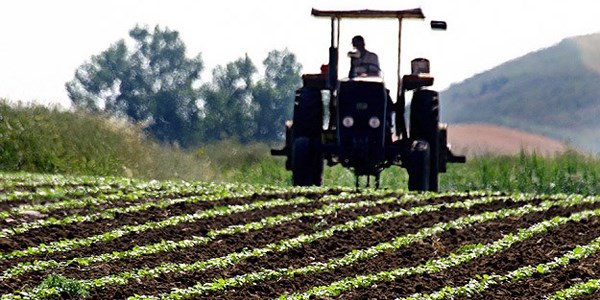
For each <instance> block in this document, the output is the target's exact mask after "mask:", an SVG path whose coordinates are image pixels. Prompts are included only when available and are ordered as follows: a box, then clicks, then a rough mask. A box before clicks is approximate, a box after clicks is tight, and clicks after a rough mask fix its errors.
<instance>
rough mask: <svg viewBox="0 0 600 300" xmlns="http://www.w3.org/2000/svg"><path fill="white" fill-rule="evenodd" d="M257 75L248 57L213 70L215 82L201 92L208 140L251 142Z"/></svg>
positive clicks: (205, 133)
mask: <svg viewBox="0 0 600 300" xmlns="http://www.w3.org/2000/svg"><path fill="white" fill-rule="evenodd" d="M256 72H257V70H256V67H255V66H254V63H252V60H251V59H250V58H249V57H248V55H246V56H245V57H244V58H240V59H238V60H236V61H234V62H232V63H229V64H227V65H226V66H225V67H222V66H217V67H216V68H215V69H214V70H213V80H212V83H208V84H205V85H204V86H203V87H202V89H201V94H202V100H203V101H202V114H201V115H202V122H201V124H202V131H203V132H204V136H205V138H206V140H207V141H214V140H221V139H238V140H240V141H241V142H248V141H250V140H251V138H252V137H253V133H254V131H255V124H254V122H253V111H252V110H253V107H252V101H253V99H252V90H253V88H254V80H253V78H254V77H255V75H256Z"/></svg>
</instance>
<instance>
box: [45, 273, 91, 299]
mask: <svg viewBox="0 0 600 300" xmlns="http://www.w3.org/2000/svg"><path fill="white" fill-rule="evenodd" d="M38 290H39V291H40V292H39V293H38V294H39V295H38V296H39V297H40V298H42V299H45V298H52V297H53V296H54V295H59V296H60V297H61V298H63V299H74V298H79V297H82V298H87V297H88V296H89V295H90V292H89V291H88V289H87V287H86V286H85V285H84V284H83V283H81V282H80V281H77V280H75V279H70V278H66V277H64V276H62V275H50V276H48V277H47V278H46V279H44V281H42V283H40V285H39V287H38Z"/></svg>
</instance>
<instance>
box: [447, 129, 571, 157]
mask: <svg viewBox="0 0 600 300" xmlns="http://www.w3.org/2000/svg"><path fill="white" fill-rule="evenodd" d="M448 142H449V143H450V144H451V145H452V150H453V152H455V153H460V154H462V155H465V154H466V155H482V154H509V155H510V154H518V153H520V152H521V150H525V152H527V153H533V152H535V153H536V154H541V155H553V154H557V153H561V152H564V151H566V150H568V149H569V148H568V147H567V145H565V144H564V143H562V142H560V141H557V140H554V139H551V138H548V137H544V136H541V135H536V134H531V133H527V132H525V131H520V130H516V129H511V128H506V127H500V126H495V125H490V124H483V123H477V124H450V125H449V126H448Z"/></svg>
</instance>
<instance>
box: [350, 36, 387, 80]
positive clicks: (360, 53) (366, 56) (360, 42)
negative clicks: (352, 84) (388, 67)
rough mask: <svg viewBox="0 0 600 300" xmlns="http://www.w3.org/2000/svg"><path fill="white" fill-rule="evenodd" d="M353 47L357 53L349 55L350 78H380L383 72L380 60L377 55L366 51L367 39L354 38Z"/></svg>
mask: <svg viewBox="0 0 600 300" xmlns="http://www.w3.org/2000/svg"><path fill="white" fill-rule="evenodd" d="M352 46H354V49H355V51H353V52H349V53H348V56H350V73H349V74H348V77H350V78H353V77H357V76H379V72H380V71H381V69H380V68H379V58H378V57H377V54H375V53H373V52H370V51H368V50H367V49H365V39H364V38H363V37H362V36H360V35H357V36H355V37H353V38H352Z"/></svg>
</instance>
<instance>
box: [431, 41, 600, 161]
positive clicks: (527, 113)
mask: <svg viewBox="0 0 600 300" xmlns="http://www.w3.org/2000/svg"><path fill="white" fill-rule="evenodd" d="M482 55H493V53H486V54H482ZM441 101H442V110H441V112H442V120H443V121H444V122H449V123H490V124H496V125H501V126H505V127H510V128H516V129H520V130H524V131H527V132H531V133H536V134H542V135H545V136H548V137H552V138H554V139H558V140H560V141H564V142H567V143H569V144H570V145H572V146H575V147H578V148H582V149H585V150H590V151H596V152H597V151H600V33H598V34H593V35H587V36H580V37H576V38H570V39H566V40H563V41H562V42H560V43H559V44H557V45H555V46H553V47H549V48H546V49H542V50H539V51H536V52H533V53H529V54H527V55H525V56H522V57H520V58H517V59H514V60H512V61H509V62H506V63H504V64H502V65H500V66H498V67H496V68H494V69H491V70H489V71H486V72H484V73H481V74H478V75H476V76H474V77H472V78H469V79H467V80H465V81H463V82H461V83H458V84H454V85H452V86H450V87H449V88H448V89H447V90H445V91H443V92H442V95H441Z"/></svg>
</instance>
